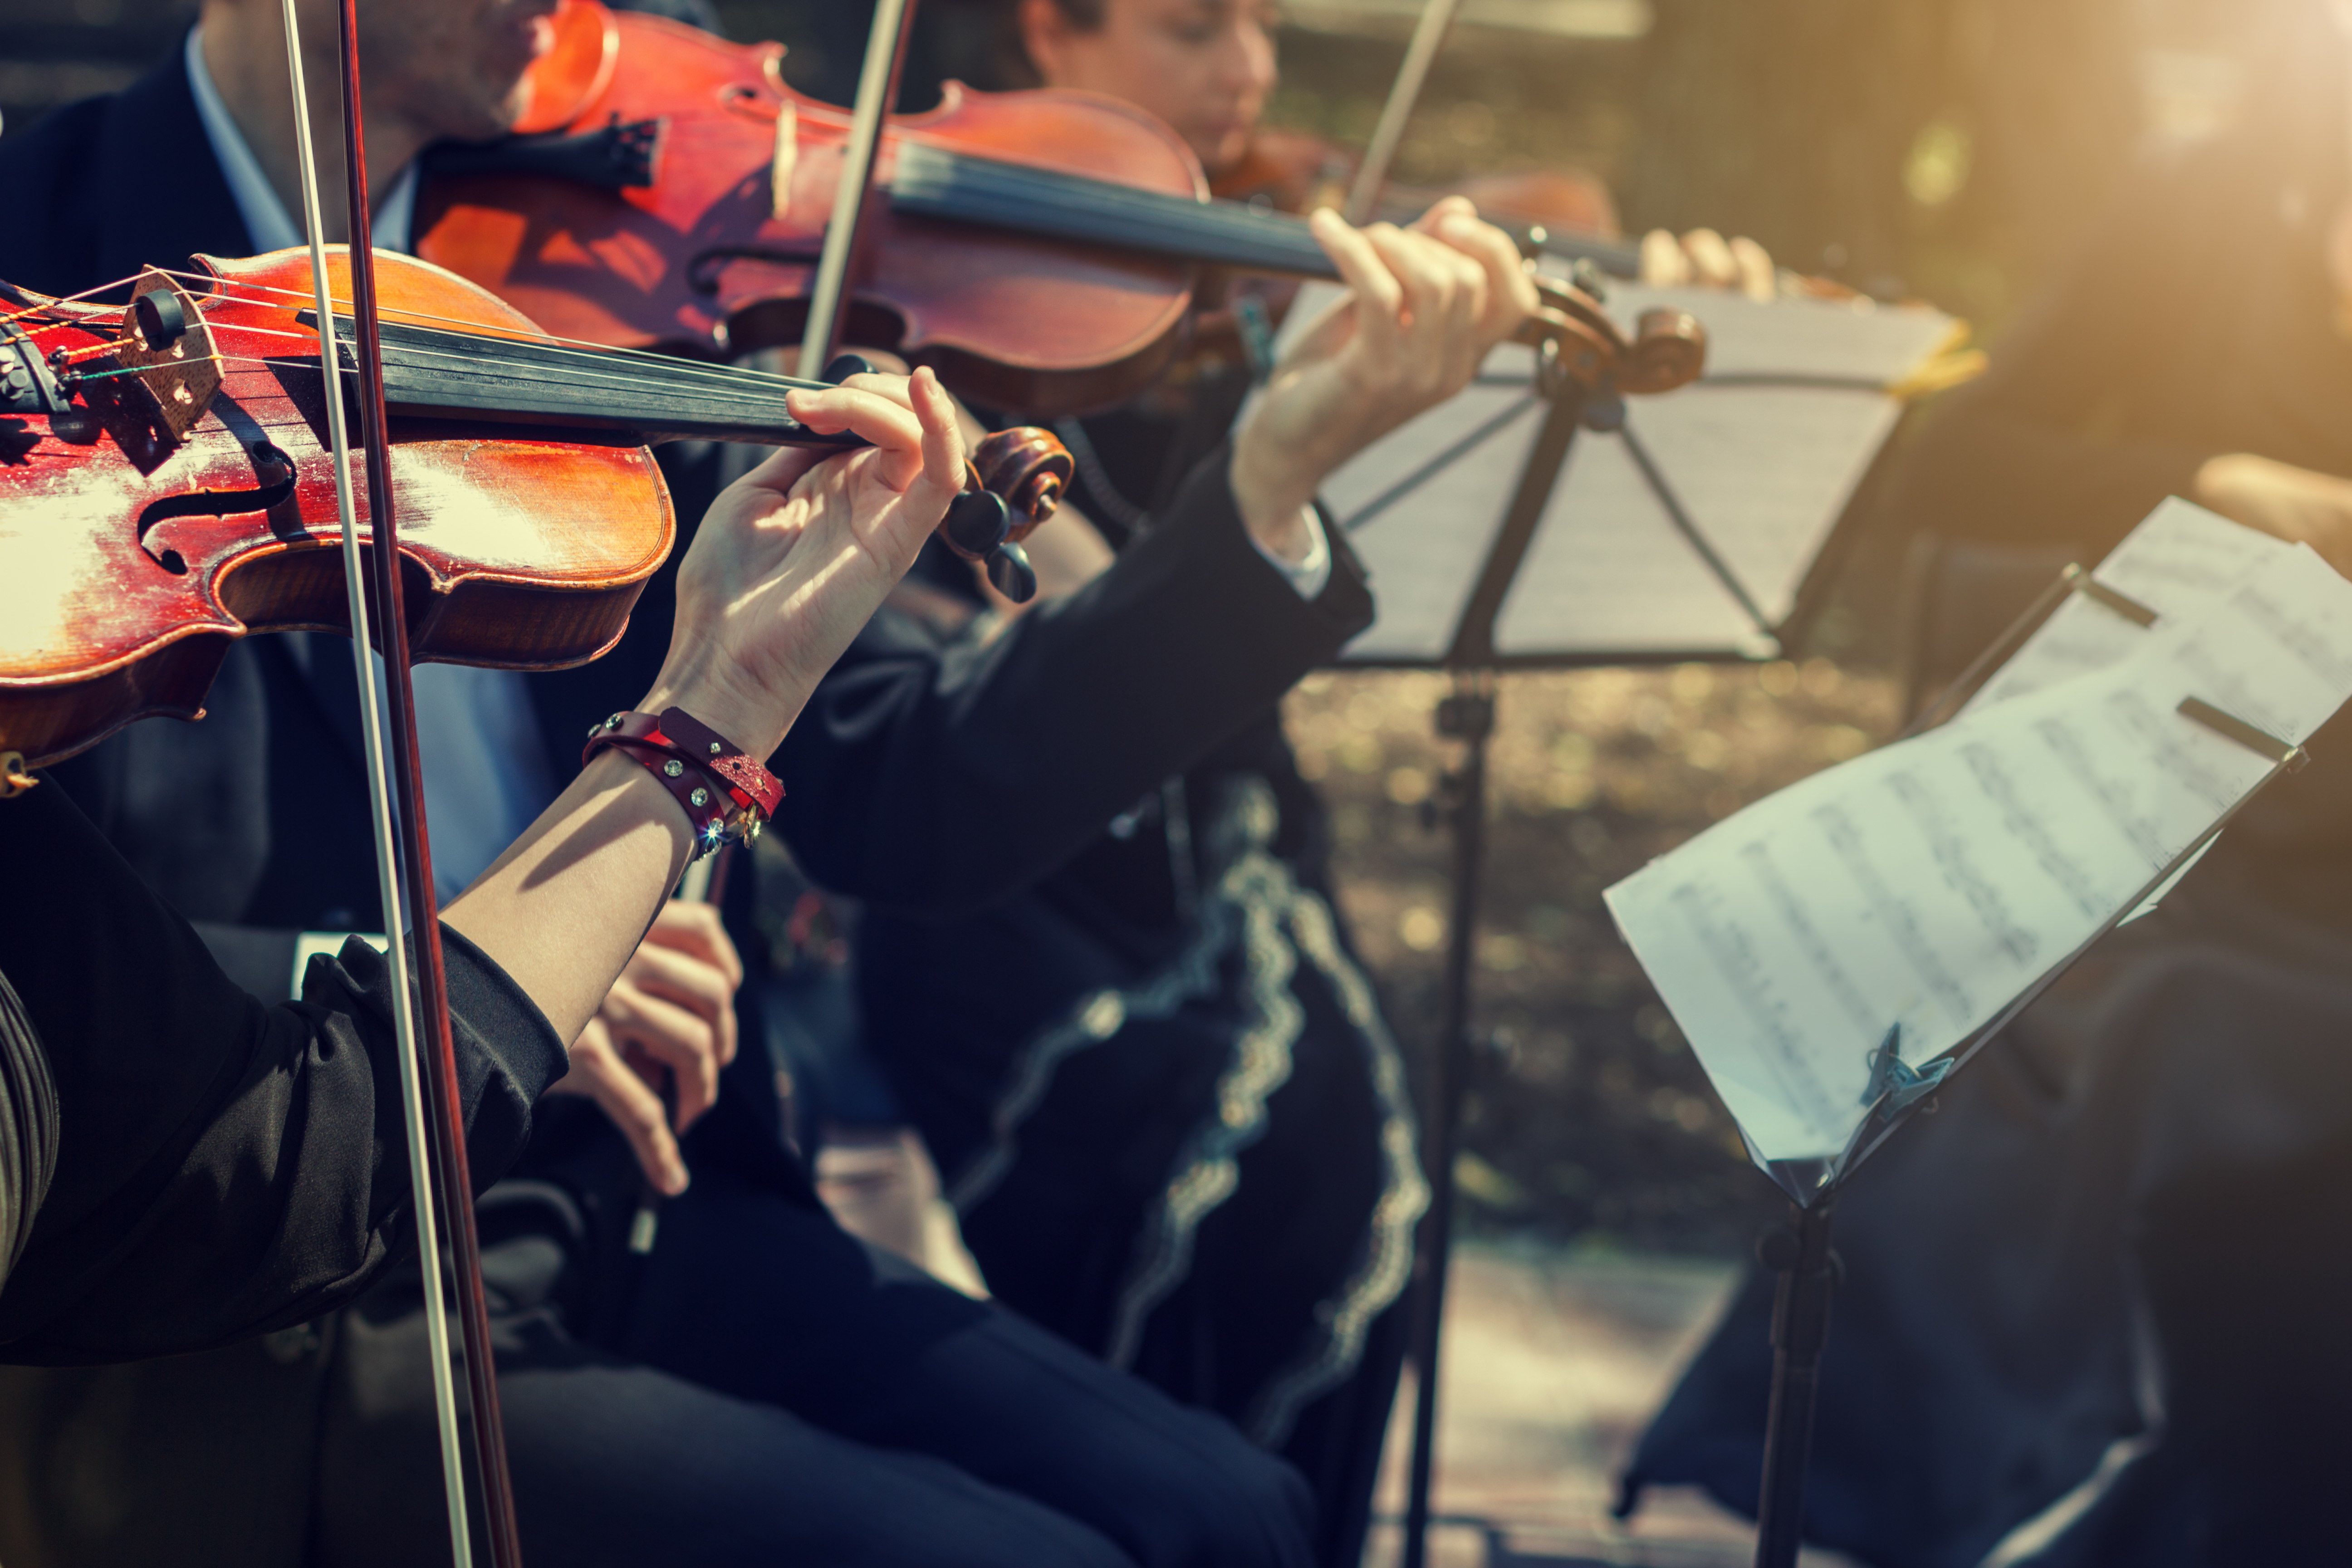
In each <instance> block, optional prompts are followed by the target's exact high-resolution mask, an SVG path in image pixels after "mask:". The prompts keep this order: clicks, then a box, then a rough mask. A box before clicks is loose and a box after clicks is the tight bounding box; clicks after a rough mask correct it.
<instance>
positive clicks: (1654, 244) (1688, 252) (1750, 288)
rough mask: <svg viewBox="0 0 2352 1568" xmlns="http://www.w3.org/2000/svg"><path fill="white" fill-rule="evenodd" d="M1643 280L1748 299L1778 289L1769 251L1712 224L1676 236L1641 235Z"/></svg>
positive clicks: (1654, 232)
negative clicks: (1725, 233) (1733, 293)
mask: <svg viewBox="0 0 2352 1568" xmlns="http://www.w3.org/2000/svg"><path fill="white" fill-rule="evenodd" d="M1642 281H1643V282H1644V283H1647V284H1649V285H1650V286H1651V287H1653V288H1658V289H1675V288H1684V287H1687V286H1690V285H1694V284H1696V286H1698V287H1699V288H1702V289H1733V290H1735V291H1737V292H1738V293H1741V294H1745V295H1747V296H1748V298H1749V299H1751V300H1769V299H1771V298H1772V296H1773V295H1774V294H1775V293H1777V292H1779V288H1778V282H1779V274H1778V273H1777V272H1776V271H1775V270H1774V269H1773V266H1772V257H1771V254H1770V253H1769V252H1768V251H1767V250H1766V249H1765V248H1764V247H1762V246H1760V245H1759V244H1757V243H1756V242H1755V241H1754V240H1752V239H1750V238H1748V237H1747V236H1746V235H1744V234H1742V235H1735V236H1733V237H1731V238H1729V239H1726V238H1724V237H1723V236H1721V235H1719V234H1717V233H1716V231H1715V230H1713V229H1711V228H1695V229H1693V230H1691V231H1690V232H1689V233H1688V234H1686V235H1685V236H1683V237H1681V238H1680V239H1676V238H1675V237H1674V235H1673V234H1672V233H1670V232H1669V231H1667V230H1665V229H1663V228H1654V229H1652V230H1651V231H1650V232H1649V233H1647V234H1645V235H1643V237H1642Z"/></svg>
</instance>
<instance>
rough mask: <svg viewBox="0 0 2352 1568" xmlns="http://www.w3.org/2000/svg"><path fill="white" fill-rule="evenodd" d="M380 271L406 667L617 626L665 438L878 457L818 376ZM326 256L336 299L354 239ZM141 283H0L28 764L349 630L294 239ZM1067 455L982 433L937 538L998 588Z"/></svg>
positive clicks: (18, 673)
mask: <svg viewBox="0 0 2352 1568" xmlns="http://www.w3.org/2000/svg"><path fill="white" fill-rule="evenodd" d="M375 271H376V278H377V298H378V301H379V311H380V318H381V319H380V323H379V332H380V338H381V343H382V355H383V381H384V395H385V404H386V406H387V408H388V410H389V412H390V413H391V414H392V415H393V416H394V417H393V420H392V423H391V426H390V428H389V437H390V447H391V451H390V459H391V461H390V469H389V471H390V473H391V476H392V480H391V482H392V485H393V489H394V500H395V501H396V504H397V509H398V511H399V514H400V517H401V524H400V535H399V547H400V559H401V561H402V563H403V564H404V566H405V567H406V568H407V571H406V573H405V574H404V575H405V576H406V577H407V579H408V583H407V586H406V592H405V594H404V605H405V606H406V621H407V634H408V641H409V644H410V647H412V649H413V650H414V653H415V657H416V658H421V659H434V660H440V661H444V662H448V663H456V664H479V665H497V666H500V667H505V668H521V669H550V668H562V667H563V666H567V665H573V664H579V663H583V662H584V661H586V660H588V659H591V658H595V657H596V656H597V655H598V654H600V653H602V652H604V650H605V649H607V648H609V647H611V646H612V645H613V644H614V642H616V641H617V640H619V638H620V636H621V634H622V632H623V631H624V629H625V627H626V626H627V624H628V616H629V612H630V610H631V608H632V607H633V606H634V605H635V603H636V599H637V595H638V593H639V592H640V590H642V589H643V587H644V586H645V584H646V580H647V579H648V578H649V577H651V576H652V575H653V574H654V572H655V570H656V568H657V567H658V566H659V565H660V564H661V563H662V561H663V560H664V558H665V557H667V555H668V553H669V551H670V549H671V546H672V545H673V543H674V542H676V539H677V519H676V517H675V514H674V513H673V511H672V510H671V506H670V500H669V494H668V491H667V488H666V487H665V485H664V483H663V480H662V477H661V473H660V470H659V469H658V468H656V465H655V462H654V458H653V455H652V453H651V452H650V451H649V450H648V449H647V446H646V443H647V442H648V441H649V440H655V441H658V440H664V439H675V438H681V437H701V438H706V439H730V440H751V441H760V442H763V443H767V444H771V445H779V446H818V447H842V448H847V447H856V446H862V445H864V442H863V441H862V440H861V439H860V438H858V437H855V436H852V435H846V434H844V435H820V434H817V433H816V432H814V431H812V430H810V429H808V428H807V427H806V426H803V425H801V424H800V423H799V422H798V421H797V420H795V419H793V416H792V415H791V413H790V412H789V411H788V410H787V408H786V407H785V402H784V399H785V395H786V394H787V393H789V392H791V391H792V390H793V389H794V388H796V387H797V388H807V387H814V386H817V385H821V383H816V382H809V381H798V380H793V379H790V378H786V377H780V376H773V375H766V374H760V373H757V372H752V371H746V370H738V369H733V368H731V367H726V366H719V365H710V364H703V363H694V362H690V361H682V360H677V359H672V358H667V357H664V356H656V355H647V354H630V353H613V352H610V351H606V350H603V349H596V348H589V347H583V346H581V345H577V344H568V343H564V342H560V341H559V340H557V339H555V338H553V337H552V336H551V335H550V334H548V333H547V332H544V331H541V330H540V329H539V328H537V327H536V326H534V325H533V324H532V323H531V322H530V321H529V320H528V319H526V318H525V317H523V316H522V315H521V314H520V312H518V311H516V310H514V309H513V308H512V307H511V306H509V305H506V304H504V303H502V302H500V301H499V300H496V299H494V298H492V297H491V296H489V295H488V294H486V293H484V292H483V291H482V290H481V289H477V288H475V287H474V286H472V285H471V284H468V283H467V282H465V281H463V280H462V279H457V278H455V277H452V276H450V275H449V274H448V273H446V272H444V271H442V270H441V269H440V268H436V267H433V266H430V265H428V264H425V263H422V262H418V261H415V260H413V259H411V258H407V257H403V256H395V255H392V254H380V255H378V256H377V257H376V258H375ZM329 272H330V287H331V290H332V291H333V292H332V296H331V297H333V298H336V299H348V298H350V294H351V290H350V268H349V257H348V255H347V254H345V253H344V252H342V251H341V250H340V249H338V250H336V251H334V252H332V253H331V254H330V257H329ZM131 296H132V298H131V305H130V306H129V308H128V309H123V308H121V307H106V306H100V305H96V304H92V303H89V302H86V301H84V300H51V299H47V298H45V297H42V296H38V295H33V294H30V293H26V292H24V291H20V290H16V289H7V288H6V287H5V285H0V299H5V300H10V301H12V303H10V304H8V305H6V306H5V307H0V496H5V497H6V500H5V503H0V504H5V512H0V517H5V521H0V542H5V541H7V540H8V539H10V538H11V537H12V536H13V537H14V538H16V539H17V540H21V541H23V542H26V543H27V544H33V543H36V542H37V547H38V548H37V553H36V554H35V555H34V556H33V557H32V559H33V560H34V561H37V567H28V569H27V570H26V571H24V572H23V573H22V574H17V575H15V576H13V577H12V578H11V580H12V581H14V582H15V583H16V584H17V585H16V588H14V589H12V590H9V591H8V594H7V602H8V604H9V606H10V607H9V609H8V610H7V612H6V613H5V614H0V752H17V753H21V754H22V756H21V761H20V763H19V765H18V768H17V770H16V771H17V772H18V773H21V771H22V768H23V767H25V766H31V767H38V766H41V765H44V764H46V763H52V762H57V761H59V760H61V759H63V758H65V757H67V756H70V755H71V754H73V753H74V752H78V751H80V750H82V749H84V748H85V747H88V746H89V745H92V744H94V743H96V742H99V741H100V740H102V739H104V738H105V737H106V736H107V735H109V734H110V733H112V732H113V731H116V730H118V729H120V728H121V727H122V726H123V725H124V724H127V723H129V722H131V721H132V720H134V719H138V718H142V717H144V716H146V715H149V714H169V715H173V716H175V717H178V718H183V719H194V718H196V717H199V716H200V714H201V710H202V705H203V702H204V698H205V691H206V690H207V689H208V688H209V687H210V685H211V683H212V679H213V677H214V676H215V673H217V671H218V670H219V668H220V664H221V660H222V658H224V657H226V652H227V648H228V646H229V644H230V643H231V642H232V641H234V640H236V638H238V637H244V636H246V635H247V634H248V633H251V632H260V631H282V630H297V629H317V630H326V631H341V632H345V633H348V630H349V626H350V619H349V616H348V612H347V608H346V603H345V588H344V584H343V568H342V560H341V552H340V544H341V530H340V528H339V526H338V522H337V509H336V500H335V489H334V487H335V475H334V468H333V462H332V458H331V453H330V448H329V441H328V435H327V430H326V397H325V392H324V388H323V386H322V384H321V375H320V342H319V332H318V321H317V315H316V312H315V310H314V309H313V308H312V300H313V294H312V292H311V288H310V257H309V255H308V253H307V252H305V251H296V250H289V251H280V252H278V253H276V254H274V255H270V256H263V257H257V258H252V259H250V260H241V261H223V260H215V259H213V258H197V268H196V269H195V270H191V271H185V272H173V271H167V270H164V269H163V268H151V269H149V270H148V271H147V272H146V273H144V274H143V275H142V276H141V277H140V278H139V279H137V280H136V281H135V282H134V283H133V284H132V285H131ZM338 315H339V318H340V319H339V322H338V325H339V329H340V330H339V334H338V335H339V337H340V338H341V342H342V345H343V348H344V350H345V354H344V359H345V372H346V377H347V380H348V378H349V377H351V376H352V374H353V366H352V363H351V361H352V356H351V354H350V353H349V351H350V349H351V345H352V334H351V331H350V319H349V318H347V317H341V313H340V312H338ZM863 368H865V366H864V364H863V362H857V361H855V360H852V361H850V362H849V363H844V364H842V365H839V366H838V367H837V374H835V379H836V380H838V379H839V378H840V375H842V374H849V373H850V372H852V371H855V370H859V369H863ZM1070 468H1071V465H1070V458H1069V456H1068V454H1067V453H1066V452H1065V451H1064V450H1063V449H1062V447H1061V445H1060V443H1059V442H1058V441H1056V440H1055V438H1054V437H1052V436H1051V435H1049V434H1047V433H1046V432H1044V431H1040V430H1013V431H1005V432H1003V433H1001V434H999V435H998V436H995V437H990V439H989V441H988V442H987V443H985V444H984V445H983V446H982V447H981V448H980V449H979V451H978V452H977V453H976V454H975V457H974V459H973V462H972V465H971V469H970V470H969V472H968V473H967V478H966V494H965V496H964V497H962V498H959V500H958V502H957V503H956V505H955V506H954V507H952V508H951V509H950V516H949V518H948V520H947V521H945V522H943V523H942V524H941V527H940V533H941V537H942V538H943V539H944V540H945V541H946V542H947V543H948V544H949V546H950V548H951V549H954V550H955V551H957V552H958V553H960V554H962V555H965V556H966V557H968V558H971V559H974V560H981V559H988V560H990V561H991V563H992V572H996V573H998V574H999V575H1000V581H999V585H1000V587H1002V586H1003V585H1004V576H1003V574H1005V573H1006V572H1008V571H1009V569H1010V566H1011V564H1012V563H1013V555H1012V553H1010V552H1006V551H1004V550H1003V549H1002V548H1000V547H1001V546H1003V545H1006V544H1008V543H1013V542H1017V541H1018V540H1019V539H1021V538H1022V537H1024V536H1025V535H1026V534H1027V533H1028V531H1030V530H1031V529H1034V527H1035V526H1036V525H1037V523H1038V522H1040V521H1044V520H1045V518H1046V517H1047V516H1049V515H1051V513H1052V512H1053V510H1054V508H1055V504H1056V503H1057V502H1058V500H1059V499H1060V496H1061V493H1062V490H1063V488H1064V487H1065V486H1066V483H1067V481H1068V478H1069V474H1070ZM967 503H969V504H967ZM371 510H372V509H371ZM364 515H365V514H364V513H362V516H363V517H364ZM362 531H364V529H363V530H362ZM1016 550H1017V545H1016ZM1000 563H1001V564H1000ZM1015 585H1016V586H1017V585H1018V584H1015Z"/></svg>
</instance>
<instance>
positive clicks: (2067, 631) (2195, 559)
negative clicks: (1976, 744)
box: [1960, 496, 2294, 713]
mask: <svg viewBox="0 0 2352 1568" xmlns="http://www.w3.org/2000/svg"><path fill="white" fill-rule="evenodd" d="M2293 549H2294V547H2293V546H2292V545H2289V544H2287V543H2285V542H2283V541H2281V540H2277V539H2273V538H2272V537H2271V536H2270V535H2269V534H2267V533H2260V532H2257V531H2254V530H2253V529H2251V528H2246V527H2242V526H2241V525H2240V524H2238V523H2234V522H2231V521H2230V520H2229V519H2228V518H2225V517H2221V516H2220V515H2218V514H2216V513H2213V512H2210V511H2207V510H2205V509H2204V508H2203V507H2201V506H2198V505H2195V504H2194V503H2192V502H2189V501H2185V500H2181V499H2180V498H2179V497H2178V496H2175V497H2173V498H2171V499H2169V500H2166V501H2165V502H2163V503H2162V504H2161V505H2159V506H2158V508H2157V509H2156V510H2154V511H2152V512H2150V513H2148V514H2147V517H2145V518H2144V519H2142V520H2141V521H2140V522H2139V524H2138V525H2137V527H2135V528H2134V529H2133V530H2132V531H2130V532H2129V533H2127V534H2126V535H2124V538H2123V542H2121V543H2119V544H2117V545H2116V547H2115V548H2114V549H2113V550H2110V551H2108V552H2107V555H2106V559H2105V560H2104V561H2101V562H2100V563H2099V564H2098V565H2097V567H2095V569H2094V570H2093V571H2092V573H2091V575H2092V576H2093V577H2094V578H2095V579H2096V580H2097V581H2099V582H2101V583H2104V584H2106V585H2107V586H2108V587H2110V588H2113V589H2114V590H2115V591H2116V593H2118V594H2121V595H2124V596H2125V597H2126V598H2127V599H2131V600H2133V601H2135V602H2136V603H2138V604H2140V605H2146V606H2147V608H2149V609H2151V610H2154V611H2155V612H2156V613H2157V616H2158V621H2157V625H2158V626H2163V625H2164V624H2165V623H2167V622H2168V621H2173V620H2180V619H2192V618H2194V617H2195V616H2197V615H2199V614H2200V613H2201V612H2202V611H2203V610H2205V609H2206V608H2207V607H2209V606H2210V605H2212V604H2213V602H2214V601H2215V600H2217V599H2220V598H2221V597H2223V596H2224V595H2227V594H2228V593H2229V592H2230V591H2231V589H2233V588H2235V587H2236V586H2237V585H2238V584H2241V583H2242V582H2244V581H2245V580H2246V578H2247V577H2249V576H2250V575H2252V574H2254V573H2255V572H2258V571H2260V570H2262V568H2263V567H2264V566H2265V565H2267V564H2269V563H2271V562H2273V561H2274V560H2276V559H2277V558H2278V557H2279V556H2281V555H2283V554H2288V553H2291V552H2293ZM2151 629H2152V628H2149V627H2147V626H2141V625H2140V624H2139V623H2138V622H2137V621H2135V620H2133V619H2132V618H2131V617H2130V616H2126V615H2124V614H2122V613H2121V612H2119V611H2117V610H2114V609H2111V608H2109V607H2108V606H2107V605H2104V604H2101V603H2100V602H2099V601H2098V600H2096V599H2095V598H2092V597H2091V596H2090V595H2085V594H2070V595H2067V597H2066V599H2065V601H2064V602H2063V603H2062V604H2061V605H2059V606H2058V607H2057V609H2055V610H2053V611H2052V612H2051V615H2050V618H2049V619H2048V620H2046V621H2043V622H2042V625H2041V626H2039V627H2037V628H2036V629H2035V631H2034V633H2033V635H2032V637H2028V638H2027V639H2026V640H2025V642H2024V643H2023V644H2022V645H2021V647H2019V648H2018V650H2017V652H2016V653H2015V654H2014V655H2012V656H2011V658H2010V660H2009V662H2008V663H2007V664H2005V665H2003V666H2002V667H2001V668H2000V671H1999V672H1998V673H1997V674H1995V675H1994V676H1993V678H1992V679H1990V680H1988V681H1986V682H1985V683H1984V685H1983V686H1982V687H1980V688H1979V689H1978V690H1977V693H1976V695H1975V696H1973V697H1971V698H1970V699H1969V700H1968V703H1967V704H1966V705H1965V706H1964V707H1962V708H1961V710H1960V711H1961V712H1962V713H1976V712H1981V711H1982V710H1985V709H1987V708H1990V707H1991V706H1993V705H1994V704H1995V703H1999V702H2005V701H2007V700H2010V699H2011V698H2012V697H2022V696H2024V695H2025V694H2026V693H2027V692H2030V691H2039V690H2042V689H2043V688H2044V687H2048V686H2052V685H2054V684H2056V683H2057V682H2059V681H2061V680H2068V679H2073V678H2074V677H2075V676H2077V675H2083V674H2087V673H2088V672H2090V671H2092V670H2095V669H2105V668H2107V667H2108V666H2109V665H2112V664H2116V663H2117V662H2119V661H2121V660H2123V659H2126V658H2130V657H2131V656H2132V655H2133V654H2134V653H2136V652H2137V651H2138V650H2139V647H2140V646H2141V645H2142V644H2143V643H2145V642H2146V641H2147V637H2148V635H2149V632H2150V630H2151Z"/></svg>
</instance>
